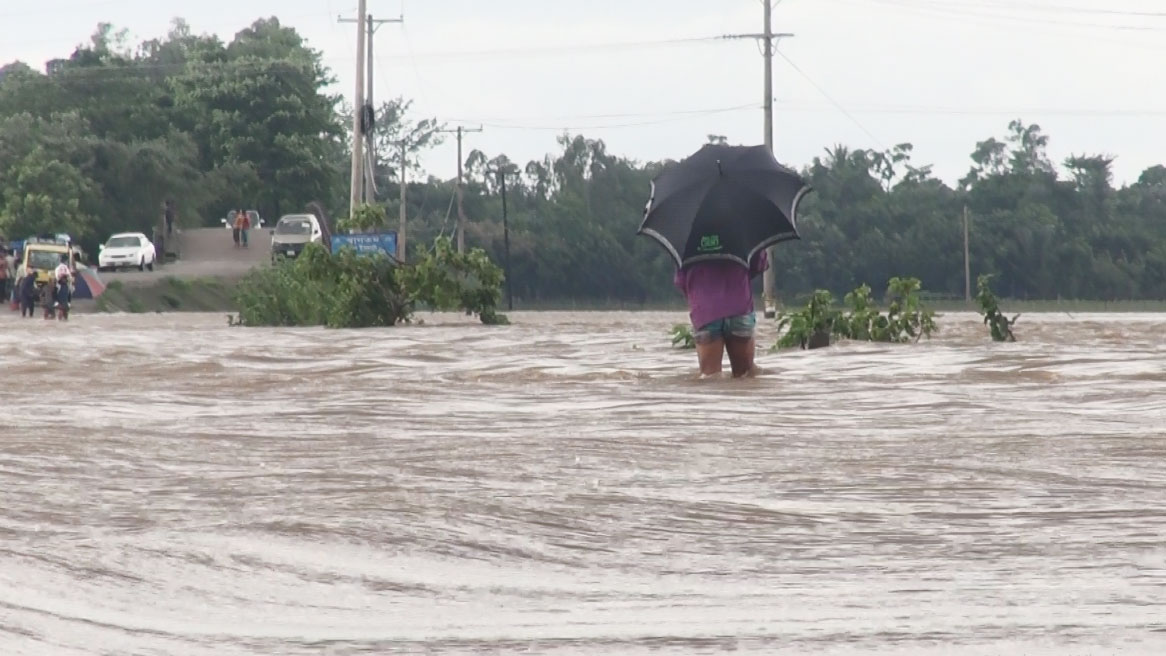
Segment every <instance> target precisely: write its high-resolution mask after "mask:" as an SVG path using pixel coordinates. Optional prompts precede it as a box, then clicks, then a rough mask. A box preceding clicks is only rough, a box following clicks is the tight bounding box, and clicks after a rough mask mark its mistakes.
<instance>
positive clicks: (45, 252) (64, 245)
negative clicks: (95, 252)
mask: <svg viewBox="0 0 1166 656" xmlns="http://www.w3.org/2000/svg"><path fill="white" fill-rule="evenodd" d="M62 255H66V256H68V258H69V259H68V262H69V269H70V270H71V271H73V272H76V271H77V265H78V264H81V263H84V262H85V252H84V251H82V250H81V249H80V247H78V246H77V245H76V244H74V243H73V241H72V240H71V239H69V238H68V237H67V236H61V235H58V236H56V237H30V238H29V239H26V240H25V242H24V270H25V271H29V270H33V269H35V270H36V284H37V286H38V287H39V286H41V285H44V284H46V283H48V282H49V281H50V280H52V279H53V271H54V270H55V269H56V268H57V265H58V264H60V263H61V256H62Z"/></svg>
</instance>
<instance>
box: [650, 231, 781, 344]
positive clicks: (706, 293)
mask: <svg viewBox="0 0 1166 656" xmlns="http://www.w3.org/2000/svg"><path fill="white" fill-rule="evenodd" d="M768 268H769V257H768V256H767V255H766V254H765V249H762V250H761V251H760V252H759V253H758V254H757V255H755V256H753V262H752V265H751V266H750V267H749V269H745V267H743V266H741V265H740V264H739V263H737V262H732V261H729V260H705V261H703V262H696V263H694V264H690V265H688V266H687V267H685V268H683V269H678V270H677V271H676V275H675V276H674V277H673V278H672V283H673V284H674V285H676V287H677V289H679V290H680V291H681V292H683V293H684V297H685V298H686V299H688V309H689V313H688V316H689V317H690V318H691V319H692V326H693V328H700V327H702V326H705V325H707V324H709V323H712V322H713V321H717V320H718V319H724V318H727V317H735V316H738V315H742V314H749V313H750V312H752V311H753V287H752V285H751V284H750V282H749V281H750V280H751V279H752V278H753V277H754V276H756V275H758V274H760V273H761V272H763V271H765V270H766V269H768Z"/></svg>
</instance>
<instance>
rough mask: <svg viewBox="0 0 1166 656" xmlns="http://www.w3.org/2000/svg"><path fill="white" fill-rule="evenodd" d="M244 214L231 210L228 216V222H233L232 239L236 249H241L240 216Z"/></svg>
mask: <svg viewBox="0 0 1166 656" xmlns="http://www.w3.org/2000/svg"><path fill="white" fill-rule="evenodd" d="M242 213H243V212H242V211H240V210H231V213H230V214H228V215H227V220H228V221H230V222H231V238H232V239H234V240H235V248H238V247H239V229H240V228H241V227H242V224H241V223H240V219H239V215H240V214H242Z"/></svg>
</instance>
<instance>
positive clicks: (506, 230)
mask: <svg viewBox="0 0 1166 656" xmlns="http://www.w3.org/2000/svg"><path fill="white" fill-rule="evenodd" d="M498 182H499V183H501V185H502V244H503V246H504V247H505V249H506V251H505V257H506V259H505V260H503V263H502V265H503V266H504V267H506V268H505V269H504V271H505V274H506V307H507V309H508V310H509V311H511V312H513V311H514V294H513V293H512V292H511V287H510V226H509V225H507V222H506V173H505V172H504V171H498Z"/></svg>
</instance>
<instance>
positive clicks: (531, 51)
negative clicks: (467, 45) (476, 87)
mask: <svg viewBox="0 0 1166 656" xmlns="http://www.w3.org/2000/svg"><path fill="white" fill-rule="evenodd" d="M721 38H722V37H720V36H697V37H683V38H675V39H659V40H652V41H608V42H599V43H573V44H564V45H545V46H525V47H520V48H496V49H489V50H460V51H449V52H414V53H412V54H411V55H409V56H405V55H390V56H388V57H387V59H410V58H411V59H460V58H466V57H469V58H474V59H479V58H483V57H493V56H522V55H536V54H555V53H564V54H566V53H579V52H584V53H596V54H599V53H603V52H613V51H618V50H635V49H640V48H655V47H663V46H677V45H684V44H692V43H712V42H715V41H717V40H719V39H721Z"/></svg>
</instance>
